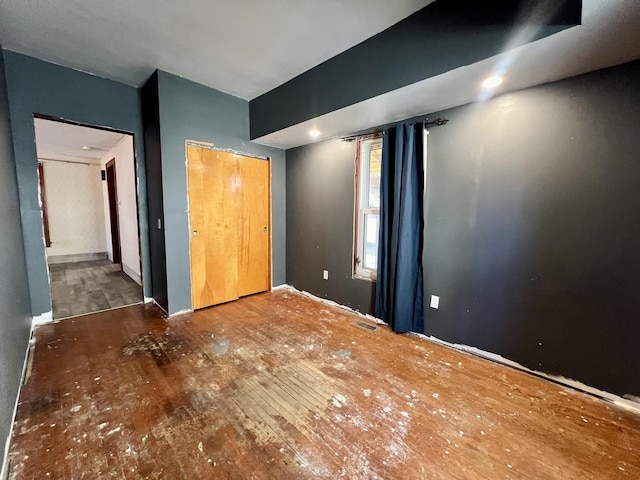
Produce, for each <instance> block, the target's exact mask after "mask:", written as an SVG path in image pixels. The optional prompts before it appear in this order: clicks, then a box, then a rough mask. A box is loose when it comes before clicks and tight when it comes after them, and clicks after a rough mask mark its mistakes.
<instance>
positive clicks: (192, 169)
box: [187, 146, 238, 309]
mask: <svg viewBox="0 0 640 480" xmlns="http://www.w3.org/2000/svg"><path fill="white" fill-rule="evenodd" d="M187 155H188V172H189V173H188V179H189V180H188V181H189V215H190V225H191V292H192V304H193V308H194V309H197V308H203V307H208V306H211V305H216V304H219V303H224V302H228V301H230V300H235V299H237V298H238V243H237V237H238V229H237V212H238V195H237V194H236V190H237V182H238V168H237V162H236V159H235V158H234V156H233V155H232V154H229V153H225V152H217V151H214V150H210V149H206V148H199V147H191V146H189V147H188V149H187Z"/></svg>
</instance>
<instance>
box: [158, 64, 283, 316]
mask: <svg viewBox="0 0 640 480" xmlns="http://www.w3.org/2000/svg"><path fill="white" fill-rule="evenodd" d="M157 74H158V87H159V88H158V91H159V106H160V144H161V151H162V155H161V158H162V159H161V161H162V192H163V208H164V235H165V246H166V272H167V291H168V311H169V313H170V314H173V313H176V312H180V311H183V310H189V309H191V273H190V260H189V222H188V215H187V207H188V198H187V177H186V172H187V171H186V165H185V155H186V152H185V140H196V141H202V142H210V143H213V144H215V146H216V147H219V148H229V149H234V150H237V151H240V152H243V153H247V154H249V155H260V156H266V157H270V158H271V169H272V170H271V172H272V186H271V189H272V216H273V230H272V245H273V283H274V285H280V284H282V283H284V282H285V235H286V233H285V152H284V151H283V150H279V149H276V148H270V147H265V146H263V145H258V144H256V143H252V142H250V141H249V103H248V102H247V101H245V100H242V99H239V98H236V97H232V96H230V95H227V94H224V93H222V92H219V91H217V90H213V89H211V88H208V87H205V86H203V85H200V84H197V83H195V82H191V81H189V80H186V79H184V78H180V77H177V76H175V75H171V74H169V73H166V72H162V71H158V73H157ZM154 221H155V220H154Z"/></svg>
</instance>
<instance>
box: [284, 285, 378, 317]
mask: <svg viewBox="0 0 640 480" xmlns="http://www.w3.org/2000/svg"><path fill="white" fill-rule="evenodd" d="M280 289H282V290H288V291H290V292H293V293H297V294H299V295H304V296H305V297H308V298H310V299H312V300H315V301H317V302H321V303H324V304H325V305H329V306H332V307H336V308H341V309H342V310H347V311H348V312H351V313H355V314H356V315H358V316H360V317H363V318H366V319H367V320H370V321H371V322H374V323H377V324H378V325H387V326H388V325H389V324H388V323H386V322H384V321H383V320H380V319H379V318H376V317H374V316H372V315H369V314H366V313H362V312H359V311H358V310H354V309H353V308H350V307H347V306H346V305H341V304H340V303H337V302H334V301H333V300H327V299H326V298H320V297H318V296H316V295H314V294H313V293H309V292H306V291H304V290H298V289H297V288H295V287H292V286H291V285H282V286H281V288H279V290H280ZM274 290H275V288H274Z"/></svg>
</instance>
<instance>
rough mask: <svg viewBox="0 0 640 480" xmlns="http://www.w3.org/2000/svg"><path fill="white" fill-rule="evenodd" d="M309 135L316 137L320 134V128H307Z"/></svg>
mask: <svg viewBox="0 0 640 480" xmlns="http://www.w3.org/2000/svg"><path fill="white" fill-rule="evenodd" d="M309 135H311V136H312V137H313V138H316V137H318V136H319V135H320V130H316V129H315V128H314V129H313V130H309Z"/></svg>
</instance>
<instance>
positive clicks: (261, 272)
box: [236, 156, 271, 296]
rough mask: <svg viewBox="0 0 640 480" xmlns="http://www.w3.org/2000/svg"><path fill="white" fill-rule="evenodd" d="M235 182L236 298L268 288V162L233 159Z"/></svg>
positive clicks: (269, 196) (244, 158) (269, 267)
mask: <svg viewBox="0 0 640 480" xmlns="http://www.w3.org/2000/svg"><path fill="white" fill-rule="evenodd" d="M236 158H237V160H238V174H239V177H240V182H239V190H238V193H239V216H238V240H237V242H238V246H239V252H238V294H239V295H240V296H244V295H251V294H252V293H258V292H264V291H266V290H269V288H270V287H271V255H270V253H271V232H270V229H271V221H270V220H271V216H270V212H271V191H270V185H271V181H270V180H271V178H270V177H271V170H270V165H269V161H268V160H261V159H258V158H250V157H242V156H237V157H236Z"/></svg>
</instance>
